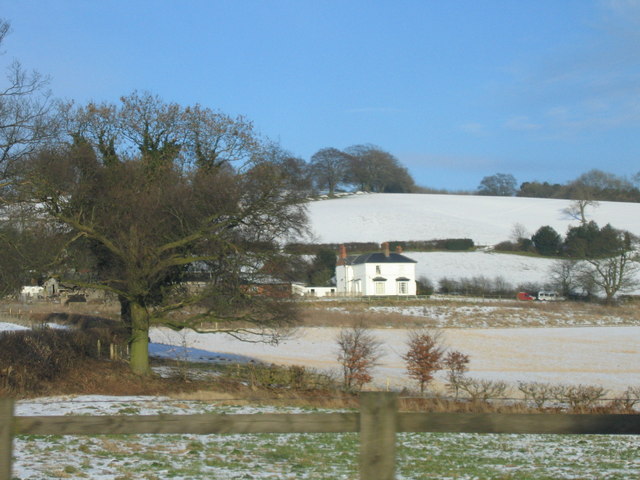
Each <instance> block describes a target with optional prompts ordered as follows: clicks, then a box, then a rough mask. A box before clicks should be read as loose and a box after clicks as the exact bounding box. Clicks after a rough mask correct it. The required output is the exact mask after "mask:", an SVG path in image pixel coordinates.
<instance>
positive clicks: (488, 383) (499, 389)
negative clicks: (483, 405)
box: [460, 378, 507, 402]
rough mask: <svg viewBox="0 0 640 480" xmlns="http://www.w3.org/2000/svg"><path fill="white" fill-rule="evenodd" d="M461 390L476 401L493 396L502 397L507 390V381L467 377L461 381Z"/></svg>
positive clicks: (483, 400)
mask: <svg viewBox="0 0 640 480" xmlns="http://www.w3.org/2000/svg"><path fill="white" fill-rule="evenodd" d="M460 390H462V391H463V392H465V393H466V394H467V395H468V396H469V398H470V399H471V400H472V401H474V402H477V401H482V402H486V401H488V400H489V399H492V398H500V397H502V396H504V394H505V392H506V391H507V383H506V382H502V381H496V380H478V379H474V378H465V379H464V380H463V381H461V382H460Z"/></svg>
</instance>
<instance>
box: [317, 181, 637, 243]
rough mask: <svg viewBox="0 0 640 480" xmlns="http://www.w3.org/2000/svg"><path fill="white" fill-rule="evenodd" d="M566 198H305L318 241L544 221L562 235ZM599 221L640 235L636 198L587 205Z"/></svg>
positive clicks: (531, 228) (475, 234) (484, 233)
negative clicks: (313, 199)
mask: <svg viewBox="0 0 640 480" xmlns="http://www.w3.org/2000/svg"><path fill="white" fill-rule="evenodd" d="M570 203H571V202H570V201H569V200H553V199H546V198H519V197H483V196H472V195H426V194H389V193H388V194H383V193H374V194H362V195H351V196H347V197H342V198H338V199H332V200H321V201H316V202H311V203H310V204H309V217H310V220H311V228H312V232H313V235H314V240H315V241H317V242H326V243H340V242H378V243H380V242H384V241H386V240H433V239H441V238H471V239H472V240H473V241H474V242H475V243H476V245H495V244H496V243H499V242H502V241H504V240H509V237H510V236H511V231H512V230H513V226H514V225H515V224H517V223H519V224H521V225H523V226H524V227H525V228H526V229H527V230H528V232H529V234H533V233H535V231H536V230H537V229H538V228H540V227H541V226H543V225H550V226H552V227H553V228H554V229H555V230H556V231H558V233H560V234H562V235H564V234H565V233H566V231H567V228H568V227H569V226H570V225H577V222H576V221H575V220H573V219H571V218H569V217H568V216H567V215H566V214H564V213H563V209H564V208H566V207H567V206H569V204H570ZM588 214H589V218H590V219H592V220H594V221H596V222H597V223H598V224H599V225H600V226H604V225H606V224H607V223H610V224H611V225H613V226H614V227H616V228H620V229H624V230H629V231H630V232H633V233H635V234H638V235H640V204H639V203H618V202H600V204H599V206H598V207H597V208H589V209H588Z"/></svg>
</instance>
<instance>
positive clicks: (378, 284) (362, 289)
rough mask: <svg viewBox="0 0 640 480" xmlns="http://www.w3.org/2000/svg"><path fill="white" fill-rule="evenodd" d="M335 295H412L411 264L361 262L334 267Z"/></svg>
mask: <svg viewBox="0 0 640 480" xmlns="http://www.w3.org/2000/svg"><path fill="white" fill-rule="evenodd" d="M336 284H337V289H338V295H347V296H368V295H399V296H404V295H415V294H416V264H415V263H361V264H356V265H338V266H336Z"/></svg>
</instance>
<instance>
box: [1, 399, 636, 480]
mask: <svg viewBox="0 0 640 480" xmlns="http://www.w3.org/2000/svg"><path fill="white" fill-rule="evenodd" d="M13 406H14V402H13V400H11V399H2V398H0V480H11V478H12V477H11V463H12V447H13V437H14V436H16V435H106V434H199V435H211V434H250V433H349V432H357V433H359V434H360V462H359V463H360V478H361V479H362V480H364V479H366V480H392V479H393V478H394V471H395V462H396V458H395V445H396V434H397V433H400V432H439V433H519V434H606V435H615V434H626V435H639V434H640V415H636V414H614V415H589V414H584V415H582V414H494V413H478V414H475V413H407V412H398V407H397V395H396V394H394V393H387V392H385V393H377V392H370V393H363V394H362V395H361V398H360V412H359V413H309V414H279V413H261V414H233V415H227V414H211V415H209V414H199V415H100V416H87V415H82V416H66V415H65V416H14V415H13Z"/></svg>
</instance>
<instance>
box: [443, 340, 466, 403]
mask: <svg viewBox="0 0 640 480" xmlns="http://www.w3.org/2000/svg"><path fill="white" fill-rule="evenodd" d="M468 364H469V355H465V354H464V353H461V352H458V351H457V350H451V351H449V352H447V355H446V356H445V357H444V360H443V361H442V365H443V366H444V367H445V368H446V369H447V381H448V383H447V388H448V389H449V390H450V391H451V392H452V393H453V394H454V395H455V398H456V400H457V399H458V394H459V392H460V384H461V383H462V381H463V380H464V374H465V372H466V371H467V370H468V369H469V367H467V365H468Z"/></svg>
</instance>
